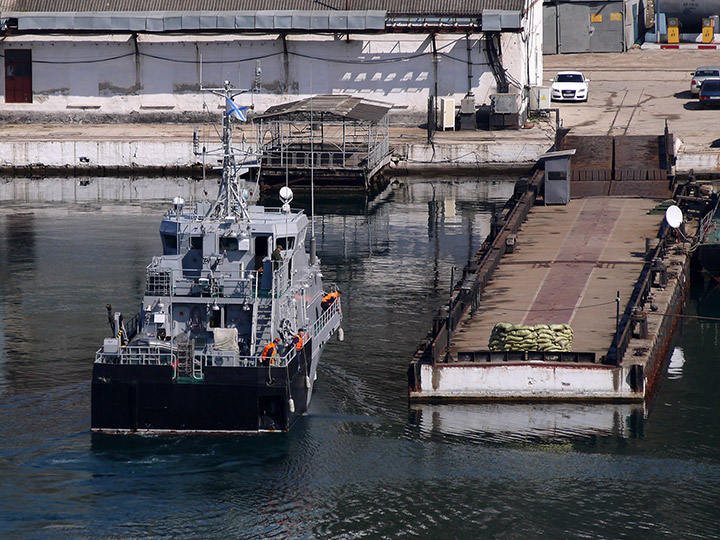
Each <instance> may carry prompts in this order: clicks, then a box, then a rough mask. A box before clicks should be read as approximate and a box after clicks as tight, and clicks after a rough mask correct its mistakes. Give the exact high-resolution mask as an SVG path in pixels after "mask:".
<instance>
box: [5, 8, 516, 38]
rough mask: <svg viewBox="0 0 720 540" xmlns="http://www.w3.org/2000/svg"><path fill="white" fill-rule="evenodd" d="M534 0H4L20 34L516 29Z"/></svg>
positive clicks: (7, 15) (9, 22) (9, 21)
mask: <svg viewBox="0 0 720 540" xmlns="http://www.w3.org/2000/svg"><path fill="white" fill-rule="evenodd" d="M526 1H527V0H475V1H473V0H434V1H430V0H418V1H413V2H408V1H407V0H384V1H383V0H349V1H348V0H325V1H323V2H317V1H314V0H270V1H268V0H125V1H123V2H107V0H0V23H2V24H0V27H8V28H11V29H13V30H17V31H25V32H31V31H82V32H87V31H97V32H107V31H113V32H196V31H225V32H228V31H235V32H283V31H284V32H353V33H356V32H388V31H389V32H397V31H405V32H407V31H416V32H417V31H425V32H427V31H429V30H433V29H434V30H436V31H438V30H440V31H450V32H452V31H463V32H465V31H468V30H470V31H505V30H507V31H513V30H520V29H521V28H522V23H521V20H522V11H523V9H524V7H525V2H526Z"/></svg>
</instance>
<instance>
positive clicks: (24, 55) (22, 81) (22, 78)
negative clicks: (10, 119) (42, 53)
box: [4, 49, 32, 103]
mask: <svg viewBox="0 0 720 540" xmlns="http://www.w3.org/2000/svg"><path fill="white" fill-rule="evenodd" d="M4 52H5V103H32V57H31V52H30V51H28V50H22V49H5V51H4Z"/></svg>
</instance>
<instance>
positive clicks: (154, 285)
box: [145, 265, 258, 301]
mask: <svg viewBox="0 0 720 540" xmlns="http://www.w3.org/2000/svg"><path fill="white" fill-rule="evenodd" d="M145 294H146V295H150V296H170V295H171V294H172V295H173V296H195V297H210V298H219V297H233V298H246V299H248V300H249V301H252V300H254V299H255V298H256V297H257V295H258V272H256V271H255V270H245V271H242V272H240V271H238V272H237V273H229V272H214V273H212V274H210V273H209V272H200V271H199V270H197V271H193V270H190V271H188V270H185V269H183V270H180V269H172V268H158V267H154V266H153V265H150V266H148V267H147V274H146V284H145Z"/></svg>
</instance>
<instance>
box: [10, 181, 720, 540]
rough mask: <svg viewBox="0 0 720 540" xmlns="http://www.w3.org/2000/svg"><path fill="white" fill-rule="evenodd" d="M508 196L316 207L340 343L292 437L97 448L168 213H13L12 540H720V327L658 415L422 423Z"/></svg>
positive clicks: (676, 377)
mask: <svg viewBox="0 0 720 540" xmlns="http://www.w3.org/2000/svg"><path fill="white" fill-rule="evenodd" d="M511 192H512V185H511V184H509V183H507V182H503V181H500V180H498V181H492V182H489V183H488V182H486V181H483V182H473V181H469V182H468V181H465V182H456V183H441V182H435V183H431V182H430V181H427V182H419V183H413V184H409V185H405V186H398V187H395V188H394V189H392V190H391V191H390V192H389V193H387V194H386V196H385V197H383V198H382V199H381V200H378V201H374V202H373V203H371V204H363V203H357V202H355V203H344V202H341V201H340V200H339V199H337V198H336V199H328V198H323V197H321V196H318V210H319V213H320V214H321V216H320V217H319V218H318V222H317V229H316V231H317V237H318V248H319V254H320V257H321V259H322V262H323V267H324V276H325V280H326V281H335V282H337V283H338V285H339V286H340V288H341V290H342V292H343V311H344V314H345V322H344V323H343V327H344V329H345V336H346V340H345V341H344V342H343V343H340V342H337V341H333V342H331V343H330V344H329V345H328V347H327V348H326V350H325V353H324V355H323V358H322V363H321V369H320V374H319V380H318V385H317V386H316V392H315V396H314V398H313V404H312V407H311V409H310V413H309V414H308V415H307V416H306V417H305V418H303V419H302V420H301V421H300V422H299V423H298V424H297V425H296V426H295V428H294V430H293V431H292V432H291V433H290V434H284V435H283V434H280V435H268V436H251V437H139V436H119V437H112V436H91V434H90V431H89V424H90V374H91V362H92V359H93V355H94V352H95V351H96V350H97V349H98V348H99V346H100V345H101V343H102V338H103V337H105V336H106V335H107V333H108V328H107V324H106V316H105V308H104V305H105V304H106V303H107V302H110V303H112V304H113V308H114V309H117V310H122V311H124V312H125V313H126V314H128V315H129V314H131V313H134V311H135V310H136V309H137V307H138V306H139V300H140V297H141V295H142V293H143V289H144V282H145V278H144V271H145V266H146V265H147V264H148V263H149V262H150V259H151V257H152V255H154V254H157V253H158V250H159V237H158V233H157V229H158V226H159V221H160V214H161V213H162V211H163V210H164V208H163V207H160V206H154V207H153V206H144V207H140V206H122V205H107V206H100V205H87V206H73V207H70V208H68V207H67V206H51V205H47V206H43V205H35V206H34V207H29V206H21V205H7V204H5V206H2V207H0V538H3V539H15V538H38V539H40V538H43V539H44V538H103V539H105V538H107V539H113V538H153V539H155V538H198V539H200V538H258V539H265V538H283V539H284V538H292V539H304V538H307V539H312V538H333V539H335V538H338V539H355V538H393V539H394V538H428V539H435V538H437V539H453V538H487V539H496V538H497V539H504V540H511V539H535V538H557V539H563V538H571V539H576V538H577V539H614V538H627V539H684V538H693V539H694V538H703V539H706V538H718V537H720V418H719V412H720V360H719V359H720V326H718V323H717V322H713V321H703V322H701V321H698V320H694V319H687V320H685V321H684V322H683V324H682V327H681V331H680V334H679V337H678V340H677V347H676V349H675V351H674V353H673V358H672V361H671V362H670V366H669V369H668V373H667V374H666V377H665V380H664V382H663V385H662V387H661V389H660V392H659V394H658V396H657V398H656V399H655V400H654V401H653V402H652V403H651V404H649V405H647V406H645V407H643V406H637V405H616V406H615V405H614V406H610V405H603V406H598V407H591V406H582V405H565V406H559V407H551V406H549V405H493V404H490V405H467V406H459V405H444V406H422V407H420V406H412V407H410V406H409V405H408V402H407V397H406V396H407V389H406V386H407V382H406V381H407V378H406V369H407V364H408V361H409V359H410V358H411V356H412V354H413V352H414V350H415V348H416V346H417V344H418V343H419V341H420V340H421V339H422V337H423V336H424V335H425V333H426V332H427V330H428V328H429V327H430V323H431V321H432V317H433V314H434V311H435V309H436V308H437V307H438V306H439V305H441V304H442V303H443V302H444V300H445V299H446V297H447V295H448V289H449V284H450V269H451V267H452V266H457V267H458V268H462V266H463V265H464V264H465V263H466V261H467V259H468V256H469V255H470V254H471V253H473V252H474V251H475V250H476V249H477V248H478V247H479V245H480V243H481V241H482V240H483V238H484V237H485V235H486V234H487V232H488V228H489V227H488V216H489V212H490V211H491V209H492V207H493V206H494V205H497V204H502V202H503V201H504V200H505V199H506V198H507V197H508V196H509V195H510V194H511ZM299 202H302V201H299ZM688 312H689V313H690V314H701V315H704V316H710V317H720V291H718V290H717V289H716V288H714V286H710V285H705V284H698V285H696V286H694V287H693V290H692V299H691V302H690V305H689V309H688Z"/></svg>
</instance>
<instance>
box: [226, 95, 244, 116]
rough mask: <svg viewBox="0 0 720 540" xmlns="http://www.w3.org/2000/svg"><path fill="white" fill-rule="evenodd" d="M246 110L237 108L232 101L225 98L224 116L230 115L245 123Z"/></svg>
mask: <svg viewBox="0 0 720 540" xmlns="http://www.w3.org/2000/svg"><path fill="white" fill-rule="evenodd" d="M247 109H248V108H247V107H238V106H237V105H235V102H233V100H231V99H230V98H225V114H227V115H230V116H231V117H232V118H236V119H238V120H240V121H241V122H247V116H245V111H247Z"/></svg>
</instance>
